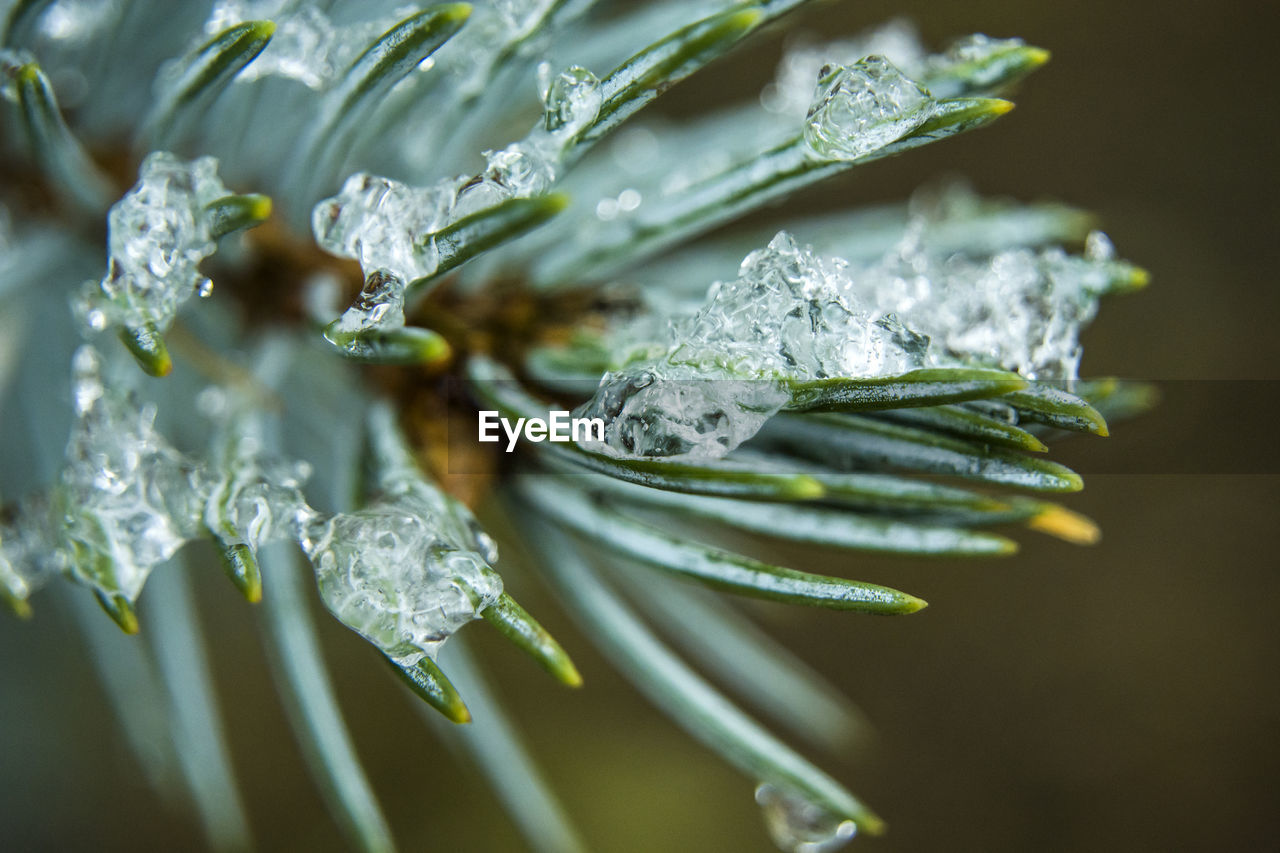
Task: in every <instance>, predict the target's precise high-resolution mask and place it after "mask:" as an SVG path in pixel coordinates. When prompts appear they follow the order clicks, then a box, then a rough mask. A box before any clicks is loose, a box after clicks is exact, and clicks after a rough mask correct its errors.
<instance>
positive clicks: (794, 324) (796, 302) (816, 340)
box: [577, 231, 928, 458]
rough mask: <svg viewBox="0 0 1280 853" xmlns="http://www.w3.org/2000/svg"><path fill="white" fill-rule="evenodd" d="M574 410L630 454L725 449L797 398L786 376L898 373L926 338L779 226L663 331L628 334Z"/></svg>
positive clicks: (916, 363)
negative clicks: (864, 296)
mask: <svg viewBox="0 0 1280 853" xmlns="http://www.w3.org/2000/svg"><path fill="white" fill-rule="evenodd" d="M624 346H625V347H626V348H627V350H628V351H626V352H623V353H622V354H621V356H620V358H618V359H617V362H618V363H619V367H618V369H617V370H614V371H610V372H609V373H606V374H605V376H604V377H603V379H601V382H600V386H599V388H597V390H596V393H595V395H594V396H593V397H592V399H591V400H589V401H588V402H587V403H586V404H584V406H582V407H581V408H580V409H579V410H578V412H577V414H578V416H584V417H600V418H603V419H604V421H605V441H604V445H603V446H598V445H591V449H593V450H597V451H600V452H603V453H609V454H612V455H621V456H684V457H691V458H715V457H719V456H723V455H724V454H726V453H728V452H729V451H730V450H732V449H733V448H735V447H737V446H738V445H739V444H741V443H742V442H743V441H746V440H747V439H748V438H750V437H751V436H753V435H754V434H755V433H756V432H757V431H759V429H760V427H761V426H763V425H764V423H765V421H767V420H768V419H769V418H770V417H772V416H773V415H774V414H776V413H777V412H778V411H780V410H781V409H782V408H783V407H784V406H785V405H786V404H787V402H788V400H789V394H788V392H787V389H786V388H785V387H784V384H783V380H787V379H822V378H826V377H859V378H866V377H873V376H885V375H897V374H901V373H905V372H907V371H909V370H912V369H915V368H918V367H922V366H924V365H925V364H926V363H927V362H928V339H927V338H925V337H923V336H921V335H918V334H916V333H914V332H912V331H911V330H910V329H908V328H906V327H905V326H904V325H903V324H902V323H901V322H899V320H898V319H897V318H896V317H894V316H892V315H891V314H888V313H886V312H882V311H879V310H878V309H876V308H875V307H874V305H873V304H868V303H865V302H863V301H862V300H861V299H860V297H859V296H858V295H857V294H856V289H855V285H854V282H853V279H852V278H851V277H850V274H849V271H848V268H847V265H846V264H845V262H844V261H842V260H840V259H838V258H823V257H820V256H818V255H817V254H815V253H814V252H813V251H812V249H810V248H809V247H801V246H798V245H797V244H796V242H795V240H794V238H793V237H792V236H791V235H790V234H788V233H786V232H785V231H784V232H780V233H779V234H778V235H777V236H776V237H774V238H773V240H772V241H771V242H770V243H769V245H768V247H766V248H764V249H759V250H757V251H755V252H752V253H751V254H750V255H748V256H747V257H746V259H745V260H744V261H743V262H742V266H741V268H740V269H739V271H738V277H737V279H735V280H734V281H730V282H717V283H716V284H714V285H712V286H711V289H710V290H709V291H708V294H707V299H706V301H705V303H704V304H703V305H702V306H701V308H699V309H698V310H697V311H696V312H695V313H693V314H692V315H690V316H688V317H685V318H681V319H677V320H675V321H673V322H672V323H671V324H670V326H669V328H668V329H667V330H666V334H665V339H663V340H660V341H656V342H644V341H643V340H642V339H641V338H639V337H635V336H632V337H630V338H629V339H626V342H625V343H624Z"/></svg>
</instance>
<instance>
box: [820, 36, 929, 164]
mask: <svg viewBox="0 0 1280 853" xmlns="http://www.w3.org/2000/svg"><path fill="white" fill-rule="evenodd" d="M934 104H935V101H934V98H933V96H932V95H930V94H929V92H928V91H926V90H925V89H924V88H922V87H921V86H920V84H919V83H916V82H915V81H914V80H912V79H910V78H909V77H907V76H906V75H905V74H903V73H902V72H901V71H899V70H898V69H897V68H896V67H895V66H894V65H893V64H892V63H891V62H889V61H888V60H887V59H885V58H884V57H882V56H868V57H866V58H865V59H860V60H858V61H857V62H855V63H854V64H853V65H848V66H843V65H841V66H836V67H834V68H823V69H822V71H821V76H820V79H819V81H818V91H817V94H816V96H815V97H814V100H813V103H812V104H811V105H810V107H809V112H808V115H807V116H806V118H805V127H804V139H805V142H806V143H808V145H809V147H810V148H811V149H812V150H813V151H814V153H816V154H818V155H819V156H821V157H823V158H825V159H829V160H856V159H858V158H859V157H863V156H865V155H867V154H870V153H871V152H872V151H875V150H877V149H879V148H883V147H884V146H885V145H888V144H889V143H890V142H893V141H894V140H895V139H901V138H902V137H903V136H905V135H906V134H908V133H910V132H911V131H913V130H915V129H916V128H918V127H919V126H920V125H922V124H924V123H925V122H926V121H927V120H928V119H929V117H930V116H931V115H932V114H933V106H934Z"/></svg>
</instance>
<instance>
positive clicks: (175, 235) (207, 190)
mask: <svg viewBox="0 0 1280 853" xmlns="http://www.w3.org/2000/svg"><path fill="white" fill-rule="evenodd" d="M217 171H218V161H217V160H215V159H214V158H212V157H201V158H199V159H197V160H193V161H190V162H186V161H183V160H180V159H178V158H177V157H175V156H174V155H173V154H170V153H168V152H166V151H156V152H153V153H151V154H149V155H147V159H146V160H144V161H143V163H142V169H141V171H140V174H139V179H138V183H137V184H135V185H134V187H133V189H131V190H130V191H129V192H128V193H127V194H126V195H125V197H124V198H122V199H121V200H120V201H118V202H116V203H115V204H114V205H112V207H111V212H110V213H109V214H108V217H107V248H108V253H109V258H108V262H107V273H106V275H105V276H103V278H102V280H101V281H98V282H86V284H85V286H84V287H83V289H82V290H81V292H80V294H79V295H78V297H77V298H76V300H75V306H74V307H75V310H76V313H77V315H78V316H79V317H80V319H81V321H82V322H84V323H85V324H86V325H87V326H88V327H89V328H91V329H94V330H101V329H105V328H107V327H108V326H123V327H125V328H140V327H143V326H146V325H148V324H152V325H154V326H155V327H156V328H157V329H158V330H159V331H162V332H163V331H165V330H166V329H168V328H169V326H171V325H172V324H173V319H174V317H176V316H177V313H178V309H179V308H181V306H182V304H183V303H184V302H186V301H187V300H188V299H190V298H191V297H192V296H195V295H196V294H200V295H202V296H203V295H208V294H209V293H210V292H211V290H210V288H211V287H212V283H211V282H210V281H209V279H207V278H205V277H204V276H203V275H201V273H200V270H199V268H198V265H199V263H200V262H201V261H202V260H204V259H205V258H207V257H208V256H209V255H211V254H213V251H214V248H215V245H214V241H213V236H212V232H211V227H212V217H211V216H210V214H209V213H208V212H207V211H206V210H205V207H206V205H208V204H209V203H210V202H212V201H216V200H217V199H219V198H223V197H225V196H227V195H229V193H228V191H227V188H226V187H225V186H223V184H222V181H220V180H219V179H218V174H217Z"/></svg>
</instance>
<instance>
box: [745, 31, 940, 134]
mask: <svg viewBox="0 0 1280 853" xmlns="http://www.w3.org/2000/svg"><path fill="white" fill-rule="evenodd" d="M925 55H926V51H925V48H924V44H923V43H922V42H921V41H920V34H919V32H917V30H916V28H915V26H914V25H913V24H912V23H911V22H910V21H908V20H906V19H903V18H897V19H894V20H892V21H889V22H888V23H886V24H883V25H881V26H879V27H876V28H875V29H872V30H868V31H867V32H865V33H861V34H859V35H857V36H854V37H853V38H848V39H837V40H835V41H828V42H822V43H816V44H815V43H811V42H802V43H800V44H797V45H795V46H793V47H791V48H790V49H789V50H787V52H786V53H785V54H784V55H783V57H782V60H781V61H780V62H779V63H778V71H777V74H776V76H775V77H774V80H773V82H772V83H770V84H769V85H768V86H766V87H765V89H764V91H763V92H762V93H761V96H760V100H761V103H762V105H763V106H764V108H765V109H767V110H768V111H769V112H773V113H781V114H784V115H788V116H793V117H796V118H800V117H803V116H804V115H805V113H807V112H808V110H809V104H810V103H811V102H812V101H813V83H814V81H815V80H817V79H818V78H819V77H820V76H821V71H822V68H823V66H826V65H852V64H854V63H855V62H857V61H858V60H859V59H862V58H863V57H867V56H881V57H884V58H885V59H886V60H888V61H889V62H891V63H893V64H894V65H895V66H897V67H898V68H900V69H902V70H903V71H904V72H905V73H907V74H909V75H912V76H914V74H915V72H917V71H918V70H919V69H920V68H921V65H922V62H923V60H924V57H925Z"/></svg>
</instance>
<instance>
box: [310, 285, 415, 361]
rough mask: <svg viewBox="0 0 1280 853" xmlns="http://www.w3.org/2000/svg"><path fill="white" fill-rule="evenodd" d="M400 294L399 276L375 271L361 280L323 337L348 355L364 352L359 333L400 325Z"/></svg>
mask: <svg viewBox="0 0 1280 853" xmlns="http://www.w3.org/2000/svg"><path fill="white" fill-rule="evenodd" d="M404 294H405V283H404V280H403V279H400V278H397V277H396V276H394V275H391V274H390V273H388V272H386V271H384V270H375V271H374V272H373V273H371V274H370V275H369V277H368V278H367V279H365V282H364V287H363V288H361V290H360V295H359V296H358V297H356V301H355V302H353V303H352V304H351V307H350V308H348V309H347V310H346V311H344V312H343V313H342V316H341V317H339V318H338V320H337V322H336V323H334V324H333V326H331V327H330V328H329V329H327V330H326V331H325V337H327V338H328V339H329V341H330V342H331V343H333V344H334V345H336V346H338V347H341V348H342V349H345V350H346V351H347V352H349V353H350V354H351V355H355V356H362V355H367V354H368V349H369V344H368V343H366V342H365V341H363V340H362V338H361V335H360V333H361V332H367V331H370V330H373V329H398V328H400V327H402V326H404Z"/></svg>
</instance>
